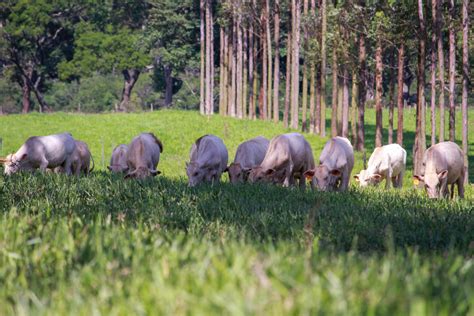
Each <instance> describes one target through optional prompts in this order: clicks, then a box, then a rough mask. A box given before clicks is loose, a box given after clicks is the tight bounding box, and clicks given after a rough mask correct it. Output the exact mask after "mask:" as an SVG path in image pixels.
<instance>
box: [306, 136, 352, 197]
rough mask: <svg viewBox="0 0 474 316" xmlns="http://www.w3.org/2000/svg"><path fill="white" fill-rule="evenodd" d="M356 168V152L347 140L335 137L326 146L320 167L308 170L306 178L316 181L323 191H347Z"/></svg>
mask: <svg viewBox="0 0 474 316" xmlns="http://www.w3.org/2000/svg"><path fill="white" fill-rule="evenodd" d="M353 167H354V151H353V149H352V145H351V143H350V141H349V140H348V139H347V138H343V137H339V136H338V137H334V138H332V139H330V140H329V141H328V142H327V143H326V145H325V146H324V149H323V151H322V152H321V156H320V157H319V166H317V167H316V168H314V169H309V170H307V171H306V172H305V173H304V174H305V176H306V177H308V178H310V179H313V180H315V181H316V185H317V186H318V188H319V189H320V190H322V191H336V190H337V191H345V190H347V188H348V187H349V179H350V176H351V172H352V168H353Z"/></svg>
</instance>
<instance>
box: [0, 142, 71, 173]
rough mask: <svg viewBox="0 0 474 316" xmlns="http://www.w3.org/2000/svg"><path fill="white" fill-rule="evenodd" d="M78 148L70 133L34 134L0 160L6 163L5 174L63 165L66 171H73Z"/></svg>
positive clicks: (43, 169)
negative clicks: (73, 158) (13, 151)
mask: <svg viewBox="0 0 474 316" xmlns="http://www.w3.org/2000/svg"><path fill="white" fill-rule="evenodd" d="M75 148H76V143H75V141H74V138H72V136H71V134H69V133H62V134H56V135H49V136H33V137H30V138H28V139H27V140H26V142H25V143H24V144H23V145H22V146H21V147H20V149H18V151H17V152H16V153H14V154H11V155H8V156H7V157H6V159H1V160H0V162H2V163H4V164H5V171H4V172H5V174H6V175H11V174H14V173H17V172H18V171H20V170H28V171H32V170H36V169H40V170H41V171H46V170H47V169H48V168H50V169H54V168H56V167H62V168H63V169H64V170H65V173H66V174H68V175H70V174H71V173H72V168H71V166H72V156H73V152H74V150H75Z"/></svg>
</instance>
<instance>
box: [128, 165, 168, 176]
mask: <svg viewBox="0 0 474 316" xmlns="http://www.w3.org/2000/svg"><path fill="white" fill-rule="evenodd" d="M160 173H161V172H160V171H158V170H153V169H150V168H146V167H138V168H137V169H135V170H133V171H132V172H129V173H127V175H125V179H132V178H134V179H145V178H148V177H155V176H157V175H159V174H160Z"/></svg>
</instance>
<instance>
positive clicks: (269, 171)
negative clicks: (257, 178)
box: [265, 169, 275, 176]
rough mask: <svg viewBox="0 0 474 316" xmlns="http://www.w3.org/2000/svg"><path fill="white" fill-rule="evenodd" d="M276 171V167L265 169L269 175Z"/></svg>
mask: <svg viewBox="0 0 474 316" xmlns="http://www.w3.org/2000/svg"><path fill="white" fill-rule="evenodd" d="M274 172H275V169H268V170H267V171H265V174H266V175H267V176H269V175H271V174H273V173H274Z"/></svg>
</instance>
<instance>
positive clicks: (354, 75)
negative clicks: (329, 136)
mask: <svg viewBox="0 0 474 316" xmlns="http://www.w3.org/2000/svg"><path fill="white" fill-rule="evenodd" d="M358 94H359V89H358V86H357V72H356V71H355V70H353V71H352V99H351V112H352V113H351V114H352V115H351V134H352V146H354V147H355V148H357V98H358Z"/></svg>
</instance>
